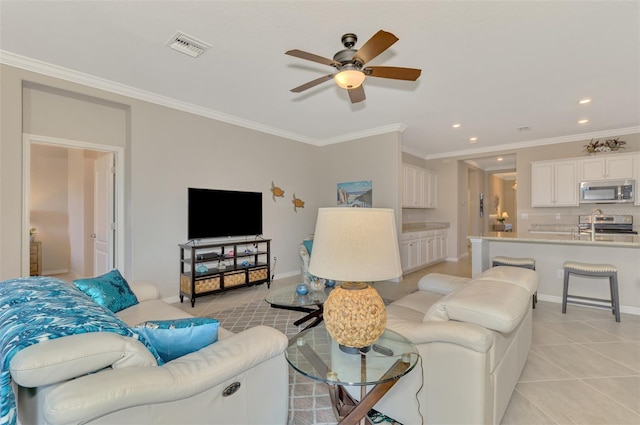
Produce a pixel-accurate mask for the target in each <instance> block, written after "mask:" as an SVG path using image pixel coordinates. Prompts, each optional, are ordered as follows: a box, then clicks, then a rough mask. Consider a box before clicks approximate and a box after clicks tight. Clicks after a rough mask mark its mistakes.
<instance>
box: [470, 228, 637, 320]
mask: <svg viewBox="0 0 640 425" xmlns="http://www.w3.org/2000/svg"><path fill="white" fill-rule="evenodd" d="M469 240H471V256H472V263H471V264H472V276H474V277H475V276H477V275H478V274H480V273H482V271H484V270H486V269H488V268H489V267H491V258H493V257H495V256H499V255H503V256H507V257H529V258H534V259H535V260H536V271H537V272H538V275H539V286H538V299H540V300H544V301H551V302H557V303H561V302H562V287H563V279H564V273H563V268H562V265H563V263H564V262H565V261H579V262H583V263H592V264H596V263H608V264H612V265H614V266H616V268H617V269H618V287H619V291H620V311H622V312H624V313H631V314H637V315H640V236H638V235H631V234H625V235H610V234H603V235H596V238H595V240H591V235H588V234H577V235H572V234H570V233H569V234H562V233H560V234H545V233H529V232H525V233H509V232H495V233H489V234H487V235H486V236H469ZM574 279H575V280H574ZM571 288H572V292H574V293H576V294H577V293H579V294H580V295H584V296H588V297H594V298H609V285H608V284H607V282H606V281H604V280H602V279H591V278H582V277H573V276H572V277H571Z"/></svg>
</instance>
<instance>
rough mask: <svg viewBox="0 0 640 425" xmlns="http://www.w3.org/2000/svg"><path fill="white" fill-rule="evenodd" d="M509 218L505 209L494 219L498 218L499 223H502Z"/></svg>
mask: <svg viewBox="0 0 640 425" xmlns="http://www.w3.org/2000/svg"><path fill="white" fill-rule="evenodd" d="M508 218H509V214H507V212H506V211H504V212H503V213H502V215H500V216H498V218H497V219H496V220H498V221H499V222H500V223H501V224H504V221H505V220H506V219H508Z"/></svg>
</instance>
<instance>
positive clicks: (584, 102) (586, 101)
mask: <svg viewBox="0 0 640 425" xmlns="http://www.w3.org/2000/svg"><path fill="white" fill-rule="evenodd" d="M589 102H591V99H581V100H579V101H578V103H579V104H581V105H584V104H586V103H589Z"/></svg>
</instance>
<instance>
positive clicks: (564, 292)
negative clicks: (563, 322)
mask: <svg viewBox="0 0 640 425" xmlns="http://www.w3.org/2000/svg"><path fill="white" fill-rule="evenodd" d="M568 291H569V269H564V288H563V289H562V314H565V313H566V312H567V293H568Z"/></svg>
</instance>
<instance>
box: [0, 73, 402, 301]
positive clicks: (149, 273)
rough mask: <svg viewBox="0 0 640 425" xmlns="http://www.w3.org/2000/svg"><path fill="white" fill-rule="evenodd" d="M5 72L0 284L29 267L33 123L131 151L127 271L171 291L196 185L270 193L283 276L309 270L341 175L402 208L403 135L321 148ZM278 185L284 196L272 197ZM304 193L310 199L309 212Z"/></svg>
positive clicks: (270, 222)
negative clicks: (27, 145)
mask: <svg viewBox="0 0 640 425" xmlns="http://www.w3.org/2000/svg"><path fill="white" fill-rule="evenodd" d="M1 71H2V76H3V78H2V80H1V81H0V89H2V92H3V96H2V100H1V101H2V104H1V106H2V108H3V114H2V116H1V117H0V120H1V122H0V124H2V125H1V126H0V127H1V133H0V135H1V140H0V153H1V154H2V156H1V157H0V161H1V162H0V165H1V167H0V173H1V174H0V177H1V181H0V185H1V187H2V197H1V203H0V235H1V236H2V239H1V241H0V252H1V253H2V256H1V258H0V279H8V278H11V277H17V276H20V274H21V267H20V252H19V248H18V247H20V245H21V242H20V241H21V236H22V235H21V226H20V223H21V207H22V182H21V176H22V165H21V161H20V158H21V143H22V142H21V137H22V131H23V119H24V130H25V131H26V132H31V133H34V134H41V135H44V136H52V137H59V138H65V139H72V140H79V141H85V142H91V143H99V144H107V145H113V146H123V147H124V148H125V168H126V169H125V170H124V173H125V186H126V194H125V216H126V218H125V220H126V222H125V223H124V225H125V229H126V231H125V233H126V246H125V257H126V266H125V270H124V274H125V276H126V277H127V278H129V279H149V280H152V281H154V282H156V283H157V284H158V285H159V286H160V289H161V295H162V296H163V297H169V296H175V295H177V291H178V273H179V263H178V259H179V250H178V244H179V243H183V242H185V241H186V226H187V219H186V207H187V202H186V201H187V199H186V197H187V188H188V187H192V186H194V187H205V188H217V189H233V190H250V191H260V192H262V193H263V225H264V236H265V237H266V238H272V239H273V243H272V255H274V256H276V257H277V258H278V262H277V267H276V270H275V272H276V276H278V275H284V274H294V273H299V262H298V250H297V247H298V244H299V242H300V240H302V239H303V238H304V237H306V236H307V235H308V234H309V233H313V231H314V227H315V220H316V211H317V208H318V207H320V206H326V205H328V204H329V205H335V196H336V195H335V193H336V183H337V182H342V181H353V180H368V179H371V180H373V181H374V204H375V206H380V207H395V206H397V205H398V192H397V185H398V180H397V179H398V173H399V157H400V140H401V135H400V134H395V133H394V134H392V135H383V136H375V137H368V138H364V139H361V140H356V141H353V142H346V143H343V144H339V145H334V146H327V147H316V146H311V145H307V144H303V143H300V142H296V141H292V140H289V139H285V138H282V137H278V136H273V135H269V134H265V133H261V132H258V131H254V130H250V129H246V128H242V127H238V126H234V125H231V124H227V123H224V122H220V121H216V120H213V119H209V118H205V117H202V116H196V115H193V114H189V113H185V112H181V111H178V110H174V109H171V108H167V107H162V106H158V105H155V104H151V103H148V102H143V101H138V100H136V99H132V98H128V97H125V96H120V95H116V94H113V93H108V92H105V91H101V90H96V89H92V88H89V87H86V86H82V85H78V84H74V83H70V82H66V81H62V80H58V79H55V78H52V77H47V76H43V75H40V74H35V73H32V72H29V71H24V70H20V69H17V68H13V67H9V66H6V65H2V68H1ZM23 81H26V83H25V84H26V87H27V90H26V93H27V94H28V96H26V99H25V102H24V114H22V112H23V104H22V97H21V93H22V86H23ZM372 148H374V150H371V149H372ZM368 150H369V151H368ZM272 181H273V182H274V183H275V184H276V185H277V186H279V187H281V188H283V189H284V190H285V196H284V198H276V200H275V201H274V200H272V198H271V192H270V187H271V182H272ZM294 193H295V195H296V196H297V197H298V198H300V199H302V200H303V201H305V206H304V208H300V209H298V211H297V212H295V211H294V208H293V204H292V197H293V194H294ZM5 253H8V255H5Z"/></svg>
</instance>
